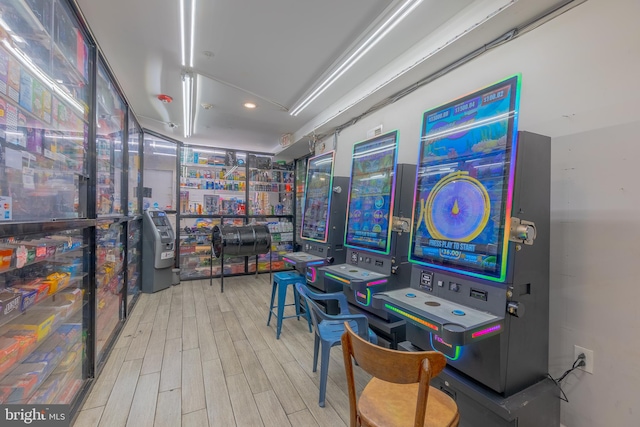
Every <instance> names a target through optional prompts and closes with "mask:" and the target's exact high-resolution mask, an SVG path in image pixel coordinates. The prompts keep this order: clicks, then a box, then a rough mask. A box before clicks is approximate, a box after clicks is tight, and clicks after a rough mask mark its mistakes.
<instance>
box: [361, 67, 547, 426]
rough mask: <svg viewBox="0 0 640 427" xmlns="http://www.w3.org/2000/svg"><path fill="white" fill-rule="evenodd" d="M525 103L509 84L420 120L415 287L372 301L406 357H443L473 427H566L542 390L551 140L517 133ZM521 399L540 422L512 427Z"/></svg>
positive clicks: (526, 420) (449, 384)
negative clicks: (401, 335)
mask: <svg viewBox="0 0 640 427" xmlns="http://www.w3.org/2000/svg"><path fill="white" fill-rule="evenodd" d="M518 98H519V76H513V77H511V78H508V79H506V80H503V81H501V82H498V83H496V84H494V85H491V86H489V87H487V88H485V89H482V90H480V91H477V92H475V93H472V94H470V95H467V96H465V97H463V98H460V99H458V100H455V101H453V102H450V103H448V104H446V105H444V106H441V107H438V108H435V109H433V110H430V111H427V112H425V113H424V116H423V124H422V141H421V147H420V153H419V163H418V168H417V178H416V185H415V198H414V207H413V218H412V232H411V243H410V250H409V259H410V262H411V263H412V264H413V268H412V274H411V288H409V289H402V290H395V291H390V292H384V293H380V294H377V295H376V296H375V297H374V305H375V306H376V307H380V308H382V309H385V310H387V311H389V312H390V313H394V314H396V315H399V316H400V317H402V318H404V319H405V320H406V321H407V340H408V341H409V342H410V344H409V345H405V343H403V344H402V345H401V348H403V347H407V346H408V347H412V346H415V347H417V348H418V349H422V350H432V349H434V350H438V351H440V352H442V353H444V354H445V355H446V356H447V358H448V368H447V370H446V372H445V374H444V375H443V376H441V378H440V380H439V381H442V382H441V383H439V384H440V385H441V386H442V387H443V388H449V391H450V393H451V394H452V395H454V396H459V397H460V399H461V400H462V404H461V402H460V401H459V402H458V405H459V406H460V407H461V410H460V413H461V419H462V420H464V419H465V418H466V419H467V421H466V422H467V423H469V422H470V421H469V420H471V421H473V424H467V425H474V426H476V425H491V426H501V425H518V426H523V425H532V426H533V425H535V426H538V427H540V426H546V425H554V426H557V425H558V423H559V419H557V416H558V411H559V400H558V399H557V397H556V396H557V393H556V391H555V389H553V388H551V387H553V384H552V383H551V384H550V381H547V380H544V379H545V377H546V373H547V371H548V338H549V187H550V138H548V137H544V136H540V135H535V134H531V133H527V132H518V131H517V121H518V101H519V99H518ZM525 308H526V311H525ZM452 368H453V369H452ZM461 374H463V375H461ZM445 382H446V383H445ZM532 386H533V387H537V388H536V390H538V393H537V394H536V393H534V392H533V391H531V390H530V389H529V388H530V387H532ZM525 389H527V390H529V391H528V392H527V393H528V394H527V396H529V397H528V399H529V401H530V402H532V401H534V400H535V401H536V404H533V405H531V406H530V407H529V408H528V409H527V411H530V410H534V412H535V409H534V408H537V409H538V412H540V414H539V416H540V417H542V418H531V416H534V417H537V416H538V415H530V414H529V415H526V414H525V415H522V414H520V415H521V417H522V419H520V420H519V421H518V423H517V424H511V422H512V421H513V417H514V414H515V413H517V411H516V410H514V409H513V408H511V410H510V411H507V410H506V409H505V407H507V406H508V404H504V402H505V400H504V398H505V397H508V396H518V393H519V392H522V390H525ZM477 390H480V392H477ZM474 393H476V394H474ZM477 393H480V394H479V395H478V394H477ZM470 396H475V398H472V397H470ZM479 396H480V397H479ZM536 396H537V397H536ZM491 398H493V399H494V400H493V402H494V405H493V406H491V405H489V404H488V403H486V402H490V401H491ZM465 399H466V400H465ZM467 400H468V402H467ZM511 401H512V402H515V401H517V399H515V398H514V399H512V400H511ZM479 402H484V403H479ZM498 402H502V403H498ZM483 405H488V406H486V407H490V409H493V413H492V414H491V415H492V416H497V417H498V418H497V419H496V420H494V419H493V418H491V419H490V420H489V419H486V422H485V423H481V422H479V420H480V419H483V418H482V417H483V416H488V415H486V414H485V415H483V414H484V413H487V411H486V407H485V406H483ZM513 405H516V406H517V404H515V403H514V404H513ZM516 406H514V407H516ZM543 409H544V410H543ZM463 411H466V416H465V414H464V413H463ZM510 418H511V421H507V420H508V419H510ZM500 419H502V422H504V423H501V422H499V420H500ZM554 423H555V424H554ZM461 425H464V424H463V422H461Z"/></svg>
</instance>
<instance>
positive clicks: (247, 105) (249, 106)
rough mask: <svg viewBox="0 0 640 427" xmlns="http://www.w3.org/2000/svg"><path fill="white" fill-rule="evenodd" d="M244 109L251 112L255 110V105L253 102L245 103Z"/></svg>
mask: <svg viewBox="0 0 640 427" xmlns="http://www.w3.org/2000/svg"><path fill="white" fill-rule="evenodd" d="M244 107H245V108H248V109H250V110H253V109H254V108H256V104H254V103H253V102H245V103H244Z"/></svg>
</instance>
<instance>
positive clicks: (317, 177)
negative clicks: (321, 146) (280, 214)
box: [301, 151, 334, 243]
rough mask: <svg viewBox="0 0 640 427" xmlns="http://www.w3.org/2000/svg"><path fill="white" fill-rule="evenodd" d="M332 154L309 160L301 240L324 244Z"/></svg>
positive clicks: (329, 195)
mask: <svg viewBox="0 0 640 427" xmlns="http://www.w3.org/2000/svg"><path fill="white" fill-rule="evenodd" d="M333 158H334V152H333V151H331V152H329V153H325V154H321V155H319V156H315V157H312V158H310V159H309V162H308V163H307V180H306V185H305V191H304V205H303V207H302V232H301V235H302V238H304V239H309V240H313V241H316V242H322V243H325V242H326V241H327V235H328V231H329V230H328V228H329V212H330V210H329V209H330V206H331V189H332V187H333Z"/></svg>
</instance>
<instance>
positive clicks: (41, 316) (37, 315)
mask: <svg viewBox="0 0 640 427" xmlns="http://www.w3.org/2000/svg"><path fill="white" fill-rule="evenodd" d="M55 321H56V314H55V313H51V310H37V309H34V310H30V311H29V312H27V313H26V314H25V315H24V316H20V319H19V322H16V323H15V324H10V325H9V329H10V330H26V331H34V332H35V335H36V339H37V341H38V342H40V341H42V340H43V339H44V338H46V337H47V336H48V335H49V333H50V332H51V328H52V327H53V326H54V323H55Z"/></svg>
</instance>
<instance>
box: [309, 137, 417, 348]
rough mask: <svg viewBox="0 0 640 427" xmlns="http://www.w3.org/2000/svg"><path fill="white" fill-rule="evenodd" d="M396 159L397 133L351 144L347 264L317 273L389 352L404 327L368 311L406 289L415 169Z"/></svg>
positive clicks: (396, 319)
mask: <svg viewBox="0 0 640 427" xmlns="http://www.w3.org/2000/svg"><path fill="white" fill-rule="evenodd" d="M397 157H398V133H397V131H393V132H389V133H387V134H384V135H380V136H377V137H375V138H372V139H369V140H367V141H362V142H359V143H357V144H355V145H354V147H353V157H352V164H351V181H350V185H349V202H348V204H347V223H346V230H345V236H344V241H345V246H346V247H347V251H346V252H347V258H346V262H345V263H344V264H336V265H331V266H325V267H322V268H321V269H320V270H321V271H322V274H323V276H324V283H325V284H326V286H327V287H339V288H341V289H342V290H343V291H344V292H345V294H346V296H347V299H348V300H349V302H350V303H351V304H352V305H353V307H354V311H358V312H362V313H363V314H366V315H367V316H368V317H369V324H370V326H371V328H372V329H373V330H374V331H375V332H376V334H377V335H378V337H379V342H380V343H381V344H383V345H386V346H388V347H391V348H396V347H397V344H398V343H399V342H401V341H404V324H405V322H404V320H401V319H400V318H399V317H398V316H396V315H395V314H393V313H389V312H387V311H385V310H381V309H378V308H376V307H373V306H372V305H371V298H372V296H373V295H375V294H376V293H377V292H383V291H387V290H392V289H397V288H402V287H406V286H408V285H409V279H410V265H409V263H408V258H407V252H406V248H407V247H408V244H409V243H408V239H409V222H410V220H409V219H406V218H405V217H407V218H408V217H410V212H411V206H412V200H413V180H414V178H415V166H414V165H408V164H401V165H398V164H397ZM403 224H404V227H403ZM394 230H395V231H397V232H394V233H392V231H394ZM403 230H404V231H403Z"/></svg>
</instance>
